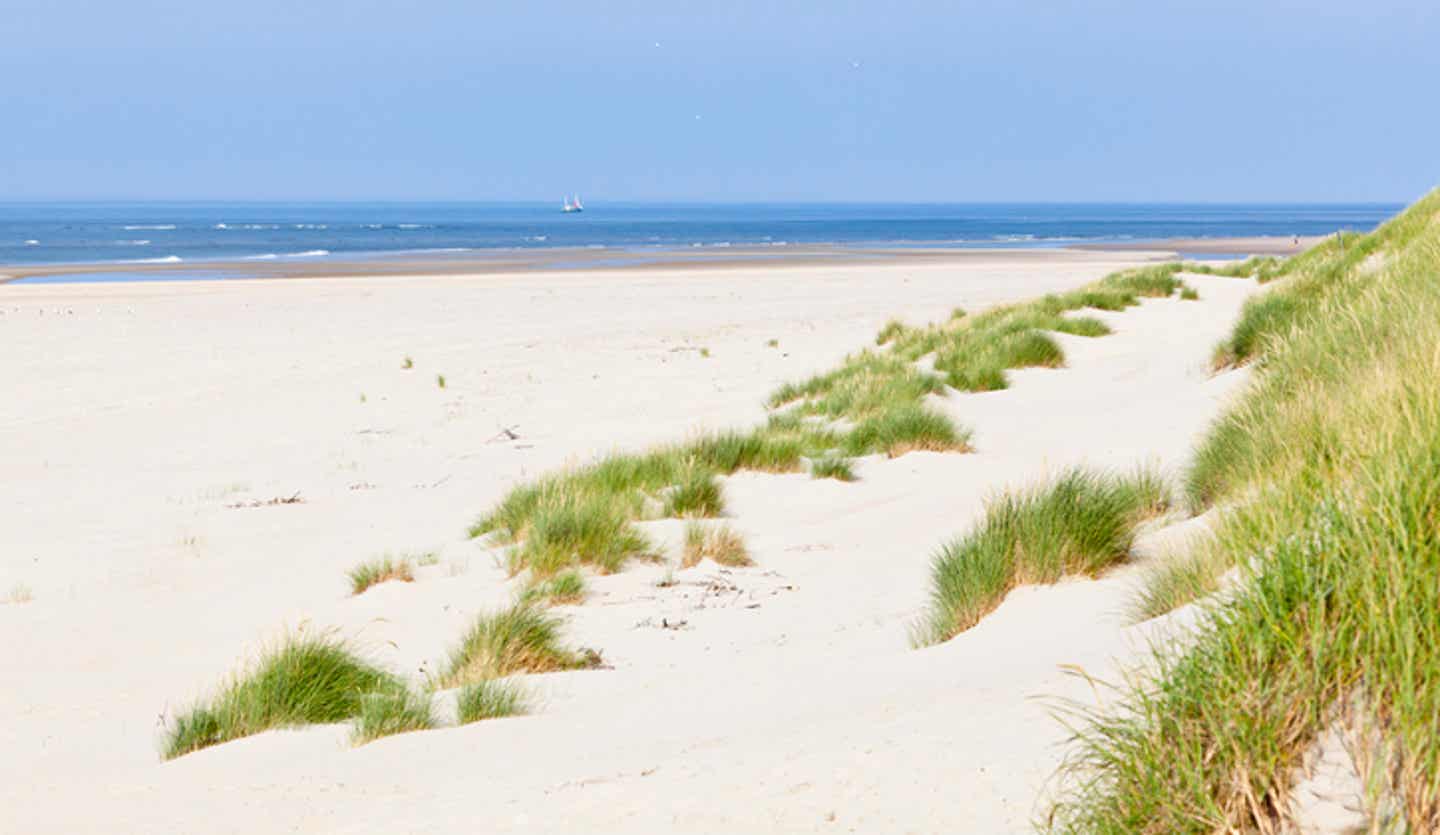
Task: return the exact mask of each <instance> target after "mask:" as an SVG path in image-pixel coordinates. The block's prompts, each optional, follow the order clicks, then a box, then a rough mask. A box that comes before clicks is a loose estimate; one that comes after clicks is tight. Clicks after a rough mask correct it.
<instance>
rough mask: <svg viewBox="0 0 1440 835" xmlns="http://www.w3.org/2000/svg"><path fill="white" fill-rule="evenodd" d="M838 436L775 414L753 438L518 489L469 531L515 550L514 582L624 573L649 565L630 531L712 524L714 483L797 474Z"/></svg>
mask: <svg viewBox="0 0 1440 835" xmlns="http://www.w3.org/2000/svg"><path fill="white" fill-rule="evenodd" d="M840 442H841V436H840V435H837V434H836V433H835V432H833V431H831V430H828V429H825V428H823V427H819V426H816V425H814V424H812V423H807V422H805V421H802V420H800V419H799V418H798V417H797V416H793V415H791V416H785V415H776V416H774V417H773V418H772V419H771V420H770V421H769V422H768V423H766V424H764V425H763V426H760V427H757V428H755V429H752V430H749V431H744V432H741V431H727V432H717V433H713V434H707V435H703V436H701V437H698V438H696V439H694V440H692V441H689V442H687V443H683V444H676V445H672V446H666V447H660V448H658V449H655V450H652V451H649V452H644V453H638V454H627V453H616V454H612V455H609V456H606V457H605V458H603V459H601V460H599V461H597V462H595V463H594V464H590V465H588V466H585V467H580V468H577V469H574V470H571V471H568V472H563V473H559V474H556V475H552V476H547V477H544V478H542V479H540V480H539V481H536V482H532V483H529V484H523V485H520V486H519V487H516V488H514V489H513V490H511V491H510V493H509V494H508V495H506V496H505V497H504V498H503V499H502V500H501V501H500V502H499V503H498V504H497V505H496V506H495V507H494V508H493V509H492V510H491V511H490V512H489V513H487V514H485V515H484V516H482V517H481V518H480V519H479V520H478V521H477V522H476V523H475V524H474V525H473V526H471V528H470V534H471V536H473V537H478V536H486V535H490V536H492V537H493V538H494V541H496V542H499V543H508V544H512V545H513V546H514V547H512V548H511V550H510V552H509V567H510V570H511V572H512V573H518V572H520V571H524V570H527V569H528V570H530V571H531V572H532V573H533V574H534V575H536V576H549V575H551V574H554V573H556V572H558V571H562V570H564V569H567V568H572V567H575V566H579V565H590V566H593V567H595V568H597V569H599V570H600V571H602V572H606V573H609V572H614V571H618V570H620V569H621V568H622V567H623V566H624V564H625V563H626V562H627V561H629V560H631V559H637V558H640V559H644V558H649V557H652V556H653V548H652V546H651V544H650V542H649V540H648V539H647V538H646V537H645V536H644V535H643V534H642V533H641V532H640V531H639V530H638V529H637V528H636V527H635V526H634V524H633V523H634V522H636V521H640V520H644V519H655V518H661V517H683V518H696V517H715V516H720V515H722V514H723V513H724V511H725V499H724V491H723V489H722V488H721V486H720V483H719V482H718V481H717V479H718V477H719V476H723V475H730V474H732V473H735V472H737V471H739V470H759V471H763V472H798V471H801V470H803V469H804V467H805V460H806V458H814V457H822V456H824V455H826V454H828V453H829V452H830V451H832V450H834V449H836V448H837V447H838V445H839V444H840Z"/></svg>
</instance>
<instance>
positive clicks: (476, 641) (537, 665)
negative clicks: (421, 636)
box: [440, 601, 600, 687]
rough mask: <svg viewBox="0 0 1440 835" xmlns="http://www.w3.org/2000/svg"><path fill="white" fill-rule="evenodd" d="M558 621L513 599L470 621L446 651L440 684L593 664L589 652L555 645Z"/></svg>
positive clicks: (593, 657) (596, 659)
mask: <svg viewBox="0 0 1440 835" xmlns="http://www.w3.org/2000/svg"><path fill="white" fill-rule="evenodd" d="M562 626H563V621H562V620H561V619H560V618H558V617H556V616H555V615H553V614H550V613H548V612H546V611H545V610H544V609H541V608H539V607H537V606H535V605H533V604H530V603H526V602H523V601H521V602H517V603H515V604H514V605H512V606H510V607H509V608H506V609H502V610H500V611H498V612H489V613H484V614H481V615H480V616H478V617H477V618H476V619H475V622H474V623H473V624H472V625H471V627H470V629H469V630H468V631H467V632H466V633H465V635H464V637H463V638H461V640H460V644H459V645H458V646H456V647H455V649H454V650H453V651H451V653H450V659H449V661H448V662H447V664H446V666H445V672H444V673H443V674H442V675H441V677H440V683H441V684H442V685H443V686H445V687H456V686H460V685H464V684H471V683H474V682H478V681H484V680H487V679H492V678H500V677H503V676H507V675H510V674H512V673H548V672H555V671H558V670H578V669H585V668H588V667H595V666H598V665H599V663H600V656H599V654H598V653H596V652H595V651H593V650H578V651H577V650H572V649H570V648H568V647H566V646H564V645H563V644H562V643H561V638H560V632H561V627H562Z"/></svg>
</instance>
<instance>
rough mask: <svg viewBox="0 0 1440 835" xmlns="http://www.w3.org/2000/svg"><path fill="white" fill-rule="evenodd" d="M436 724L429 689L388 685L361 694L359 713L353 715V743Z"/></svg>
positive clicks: (369, 740) (422, 729)
mask: <svg viewBox="0 0 1440 835" xmlns="http://www.w3.org/2000/svg"><path fill="white" fill-rule="evenodd" d="M434 727H437V723H436V720H435V713H434V710H433V709H432V707H431V704H430V694H429V693H423V692H421V693H417V692H415V691H413V690H409V689H406V688H389V689H386V690H380V691H377V692H374V693H366V694H365V695H364V696H362V697H360V714H359V715H358V716H357V717H355V731H354V734H353V738H354V741H355V744H356V745H364V744H365V743H367V742H374V741H375V740H377V739H380V738H381V737H386V736H394V735H395V734H403V733H409V732H411V731H428V730H430V729H432V728H434Z"/></svg>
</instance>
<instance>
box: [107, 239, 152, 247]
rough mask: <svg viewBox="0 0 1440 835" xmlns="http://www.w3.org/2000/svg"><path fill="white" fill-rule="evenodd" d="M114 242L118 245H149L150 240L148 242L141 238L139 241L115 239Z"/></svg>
mask: <svg viewBox="0 0 1440 835" xmlns="http://www.w3.org/2000/svg"><path fill="white" fill-rule="evenodd" d="M115 243H116V244H118V245H119V246H149V245H150V242H149V241H148V240H141V241H116V242H115Z"/></svg>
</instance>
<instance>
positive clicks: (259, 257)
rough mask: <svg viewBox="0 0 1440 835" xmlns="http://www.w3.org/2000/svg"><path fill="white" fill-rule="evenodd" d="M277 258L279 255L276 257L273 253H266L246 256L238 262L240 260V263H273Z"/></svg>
mask: <svg viewBox="0 0 1440 835" xmlns="http://www.w3.org/2000/svg"><path fill="white" fill-rule="evenodd" d="M279 257H280V256H279V255H276V254H275V253H273V252H267V253H265V254H264V255H247V256H245V257H244V258H241V259H240V260H241V261H274V260H275V259H276V258H279Z"/></svg>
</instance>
